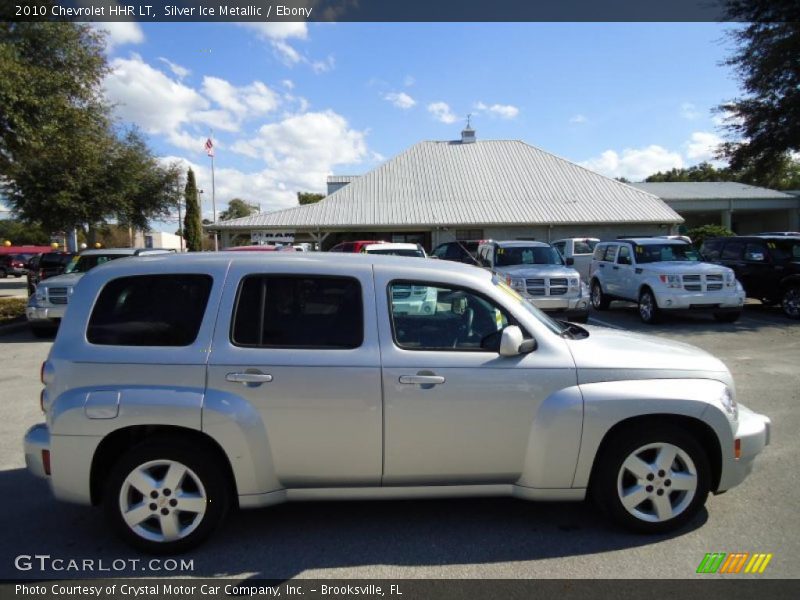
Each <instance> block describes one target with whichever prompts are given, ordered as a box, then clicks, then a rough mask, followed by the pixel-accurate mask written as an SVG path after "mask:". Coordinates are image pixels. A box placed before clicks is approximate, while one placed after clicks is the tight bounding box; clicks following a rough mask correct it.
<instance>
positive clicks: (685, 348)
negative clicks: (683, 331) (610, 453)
mask: <svg viewBox="0 0 800 600" xmlns="http://www.w3.org/2000/svg"><path fill="white" fill-rule="evenodd" d="M582 327H583V328H584V329H586V330H587V331H588V332H589V337H587V338H584V339H576V340H567V344H568V345H569V348H570V351H571V352H572V356H573V358H574V359H575V366H576V367H577V368H578V373H579V377H580V379H581V380H583V381H582V382H587V381H589V380H593V381H597V380H605V379H608V377H605V376H598V375H597V374H594V375H589V373H590V372H592V371H594V370H597V371H604V372H613V373H615V375H614V376H613V377H612V378H613V379H620V378H627V379H638V378H642V377H647V378H654V379H658V378H662V377H663V378H673V377H690V376H691V375H689V372H692V371H703V372H706V373H717V374H721V375H722V376H721V377H715V378H716V379H720V380H723V381H725V382H726V383H727V382H728V381H729V380H730V373H729V371H728V368H727V367H726V366H725V364H724V363H723V362H722V361H721V360H719V359H718V358H717V357H715V356H713V355H711V354H709V353H708V352H706V351H705V350H701V349H700V348H697V347H695V346H692V345H690V344H685V343H683V342H675V341H672V340H667V339H664V338H661V337H656V336H652V335H644V334H640V333H631V332H628V331H619V330H616V329H610V328H607V327H595V326H591V325H582ZM623 371H627V372H634V371H638V372H640V375H631V374H630V373H629V374H627V375H624V376H622V377H620V376H621V375H622V373H621V372H623ZM656 371H661V372H663V374H658V373H654V372H656ZM731 383H732V382H731Z"/></svg>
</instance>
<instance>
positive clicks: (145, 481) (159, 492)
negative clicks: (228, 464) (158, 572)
mask: <svg viewBox="0 0 800 600" xmlns="http://www.w3.org/2000/svg"><path fill="white" fill-rule="evenodd" d="M225 473H226V470H225V468H224V467H223V465H222V464H220V460H219V459H218V458H217V456H216V455H215V454H214V453H212V452H208V451H206V450H204V449H202V448H197V447H196V445H194V446H192V445H190V444H181V443H180V442H163V441H161V442H159V441H153V442H145V443H143V444H141V445H139V446H136V447H134V448H133V449H131V450H129V451H128V452H127V453H126V454H125V455H124V456H123V457H122V458H121V459H120V460H119V461H118V462H117V464H116V465H115V466H114V467H113V469H112V471H111V476H110V477H109V478H108V483H107V486H106V489H105V494H104V497H103V501H104V505H105V510H106V515H107V517H108V519H109V521H110V522H111V524H112V526H113V527H114V528H115V529H116V530H117V532H118V533H119V534H120V535H121V537H122V538H123V539H124V540H125V541H126V542H128V543H129V544H130V545H132V546H134V547H135V548H137V549H139V550H142V551H144V552H148V553H151V554H176V553H180V552H185V551H187V550H189V549H191V548H193V547H195V546H197V545H198V544H200V543H201V542H202V541H203V540H205V539H206V538H207V537H208V536H209V535H210V534H211V533H212V532H213V531H214V529H216V527H217V526H218V525H219V524H220V522H221V521H222V519H223V517H224V516H225V514H226V512H227V509H228V504H229V502H230V498H229V496H230V493H229V490H228V487H227V485H226V478H225Z"/></svg>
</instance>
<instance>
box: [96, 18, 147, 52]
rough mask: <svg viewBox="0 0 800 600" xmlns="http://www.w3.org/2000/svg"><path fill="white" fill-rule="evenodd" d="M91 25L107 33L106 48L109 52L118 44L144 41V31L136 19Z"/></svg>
mask: <svg viewBox="0 0 800 600" xmlns="http://www.w3.org/2000/svg"><path fill="white" fill-rule="evenodd" d="M90 25H91V26H92V27H94V28H95V29H97V30H98V31H102V32H104V33H105V34H106V50H108V51H109V52H110V51H111V50H113V49H114V48H116V47H117V46H123V45H125V44H141V43H142V42H144V32H143V31H142V28H141V27H139V24H138V23H136V22H134V21H108V22H104V23H90Z"/></svg>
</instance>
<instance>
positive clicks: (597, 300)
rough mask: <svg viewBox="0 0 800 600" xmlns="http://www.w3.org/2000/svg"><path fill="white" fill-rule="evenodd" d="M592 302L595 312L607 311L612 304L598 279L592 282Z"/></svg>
mask: <svg viewBox="0 0 800 600" xmlns="http://www.w3.org/2000/svg"><path fill="white" fill-rule="evenodd" d="M591 300H592V308H594V309H595V310H606V309H607V308H608V307H609V305H610V304H611V300H610V299H609V298H608V296H606V295H605V294H604V293H603V287H602V286H601V285H600V282H599V281H597V279H595V280H593V281H592V290H591Z"/></svg>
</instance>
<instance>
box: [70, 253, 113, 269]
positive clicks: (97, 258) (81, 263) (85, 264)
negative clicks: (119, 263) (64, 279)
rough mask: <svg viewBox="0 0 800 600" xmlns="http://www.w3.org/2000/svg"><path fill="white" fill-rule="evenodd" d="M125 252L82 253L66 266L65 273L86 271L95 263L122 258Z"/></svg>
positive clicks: (99, 263) (92, 267)
mask: <svg viewBox="0 0 800 600" xmlns="http://www.w3.org/2000/svg"><path fill="white" fill-rule="evenodd" d="M125 256H127V255H126V254H84V255H83V256H79V257H78V260H75V261H73V262H72V263H70V265H69V266H68V267H67V271H66V272H67V273H86V272H87V271H90V270H91V269H94V268H95V267H96V266H97V265H102V264H103V263H107V262H108V261H110V260H116V259H118V258H124V257H125Z"/></svg>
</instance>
